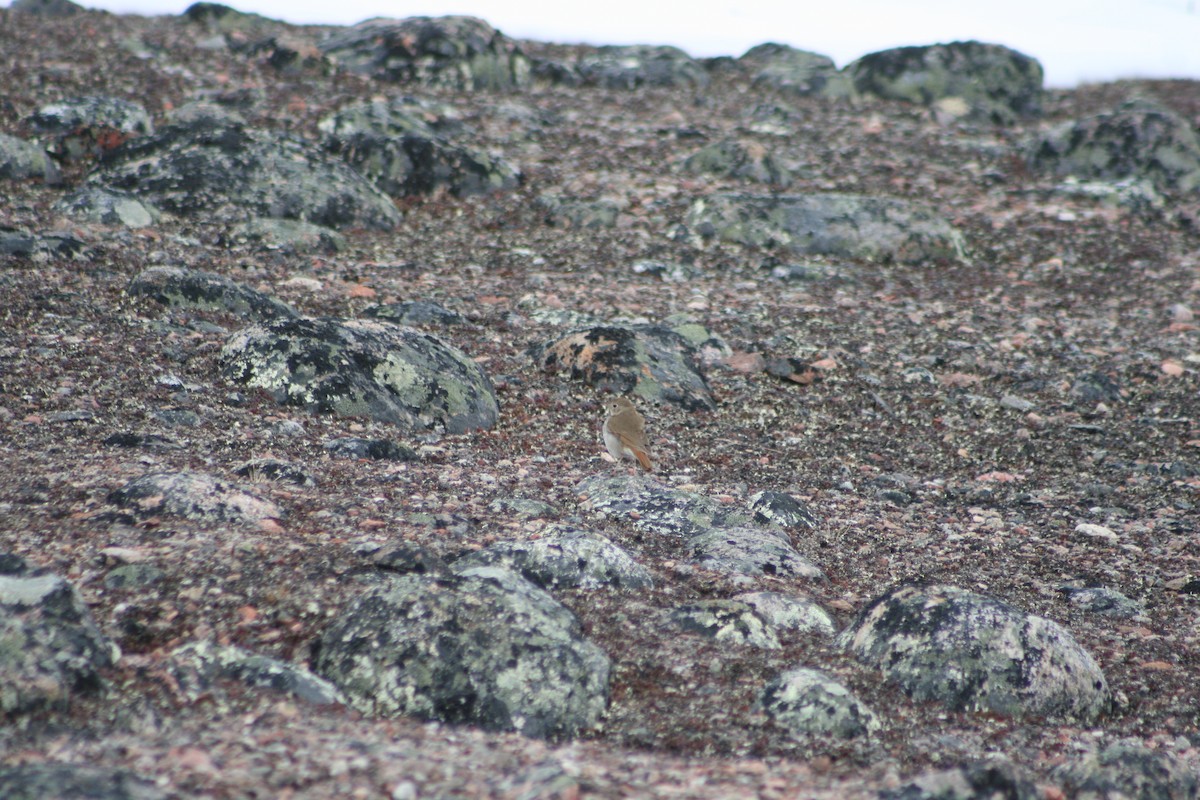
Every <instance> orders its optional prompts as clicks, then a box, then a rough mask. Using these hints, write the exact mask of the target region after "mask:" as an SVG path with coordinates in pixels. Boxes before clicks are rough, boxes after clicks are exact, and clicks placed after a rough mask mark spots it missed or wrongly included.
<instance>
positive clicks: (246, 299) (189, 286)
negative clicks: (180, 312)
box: [127, 267, 298, 321]
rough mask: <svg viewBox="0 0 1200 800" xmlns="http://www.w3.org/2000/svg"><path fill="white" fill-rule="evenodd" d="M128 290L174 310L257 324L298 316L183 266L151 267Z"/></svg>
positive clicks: (247, 290) (233, 283)
mask: <svg viewBox="0 0 1200 800" xmlns="http://www.w3.org/2000/svg"><path fill="white" fill-rule="evenodd" d="M127 291H128V292H129V294H131V295H135V296H143V297H149V298H151V299H153V300H156V301H158V302H159V303H162V304H163V305H165V306H170V307H172V308H196V309H205V310H213V311H228V312H230V313H233V314H237V315H238V316H239V317H244V318H246V319H249V320H254V321H265V320H273V319H290V318H293V317H296V316H298V314H297V313H296V311H295V310H294V309H293V308H292V307H291V306H289V305H288V304H287V303H284V302H282V301H280V300H276V299H275V298H274V297H270V296H268V295H265V294H263V293H262V292H259V291H256V290H254V289H251V288H250V287H248V286H243V285H242V284H240V283H237V282H236V281H232V280H230V279H229V278H226V277H224V276H223V275H215V274H213V273H211V272H201V271H199V270H190V269H184V268H182V267H151V268H150V269H148V270H146V271H144V272H141V273H139V274H138V275H136V276H134V278H133V280H131V281H130V282H129V288H128V289H127Z"/></svg>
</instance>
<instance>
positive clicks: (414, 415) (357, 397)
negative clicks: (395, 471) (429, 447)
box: [221, 318, 500, 433]
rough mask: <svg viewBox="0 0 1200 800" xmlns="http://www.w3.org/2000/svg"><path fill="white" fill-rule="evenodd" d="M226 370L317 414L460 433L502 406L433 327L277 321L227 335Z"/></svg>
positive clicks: (489, 420)
mask: <svg viewBox="0 0 1200 800" xmlns="http://www.w3.org/2000/svg"><path fill="white" fill-rule="evenodd" d="M221 365H222V370H223V372H224V374H225V376H226V377H227V378H228V379H229V380H232V381H235V382H237V383H240V384H243V385H245V386H251V387H256V388H259V389H266V390H267V391H268V392H270V393H271V394H272V396H274V397H275V399H276V401H278V402H280V403H286V404H288V405H297V406H303V407H304V408H306V409H308V410H309V411H312V412H315V413H334V414H338V415H341V416H363V417H368V418H370V419H374V420H378V421H380V422H388V423H392V424H395V425H401V426H404V427H405V428H408V429H410V430H427V429H441V430H444V431H445V432H447V433H464V432H466V431H469V430H476V429H479V428H490V427H491V426H492V425H493V424H495V422H496V419H497V417H498V416H499V413H500V406H499V403H498V402H497V400H496V392H495V389H493V388H492V382H491V380H490V379H489V378H488V376H487V374H486V373H485V372H484V371H483V369H482V368H481V367H480V366H479V365H478V364H476V363H475V362H474V361H472V360H471V358H470V357H469V356H468V355H467V354H466V353H464V352H462V351H461V350H459V349H458V348H456V347H452V346H450V345H448V344H446V343H445V342H443V341H442V340H441V339H439V338H437V337H436V336H433V335H432V334H428V333H422V332H421V331H418V330H414V329H413V328H407V327H404V326H401V325H392V324H391V323H387V322H375V321H372V320H339V319H333V318H320V319H307V318H304V319H280V320H276V321H274V322H268V323H264V324H262V325H254V326H251V327H249V328H246V329H244V330H241V331H238V332H237V333H235V334H233V335H232V336H231V337H229V339H228V340H227V341H226V343H225V347H224V348H222V350H221Z"/></svg>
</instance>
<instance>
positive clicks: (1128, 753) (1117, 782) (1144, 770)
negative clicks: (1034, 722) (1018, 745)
mask: <svg viewBox="0 0 1200 800" xmlns="http://www.w3.org/2000/svg"><path fill="white" fill-rule="evenodd" d="M1054 777H1055V779H1056V780H1058V781H1059V782H1060V783H1061V784H1062V786H1063V789H1065V790H1066V792H1067V796H1068V797H1078V798H1093V797H1095V798H1105V799H1106V800H1108V799H1110V798H1111V800H1119V799H1120V798H1126V797H1129V798H1134V797H1136V798H1138V799H1139V800H1194V798H1195V797H1196V796H1197V795H1198V794H1200V779H1198V778H1197V776H1196V774H1195V773H1194V772H1193V771H1192V770H1191V769H1189V768H1188V767H1187V765H1185V764H1184V763H1183V762H1181V761H1180V760H1179V759H1177V758H1175V757H1174V756H1172V755H1171V754H1170V753H1165V752H1162V751H1157V750H1151V749H1149V748H1147V747H1145V746H1143V745H1141V744H1139V743H1137V742H1117V743H1115V744H1111V745H1109V746H1107V747H1105V748H1103V749H1102V750H1100V751H1098V752H1094V753H1089V754H1087V755H1086V756H1084V757H1082V758H1080V759H1078V760H1076V761H1073V762H1069V763H1066V764H1063V765H1062V766H1060V767H1058V768H1057V769H1055V770H1054Z"/></svg>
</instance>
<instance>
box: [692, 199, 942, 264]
mask: <svg viewBox="0 0 1200 800" xmlns="http://www.w3.org/2000/svg"><path fill="white" fill-rule="evenodd" d="M685 225H686V227H687V229H688V230H689V231H690V232H691V235H692V239H693V240H694V242H695V244H696V245H697V246H701V247H703V246H705V245H706V244H707V243H709V242H711V241H713V240H719V241H726V242H734V243H737V244H742V245H749V246H753V247H778V248H783V249H786V250H790V251H791V252H793V253H798V254H803V255H834V256H843V257H847V258H862V259H867V260H872V261H876V260H877V261H899V262H904V263H914V262H919V261H925V260H931V259H942V258H961V257H962V255H963V251H964V244H963V240H962V236H961V234H960V233H959V232H958V231H956V230H955V229H954V228H952V227H951V226H950V223H948V222H946V220H944V219H943V218H942V217H940V216H938V215H937V214H936V213H935V212H934V211H933V210H932V209H930V208H928V207H926V206H924V205H921V204H918V203H913V202H910V201H907V200H900V199H897V198H892V197H868V196H863V195H849V194H802V195H769V196H768V195H752V194H714V195H711V196H709V197H704V198H701V199H699V200H697V201H696V202H694V203H693V204H692V207H691V209H690V210H689V211H688V215H687V219H686V222H685Z"/></svg>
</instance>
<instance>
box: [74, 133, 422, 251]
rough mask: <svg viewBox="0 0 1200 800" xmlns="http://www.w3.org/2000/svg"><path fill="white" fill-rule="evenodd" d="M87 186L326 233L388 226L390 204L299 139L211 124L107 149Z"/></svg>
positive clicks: (391, 223) (170, 206)
mask: <svg viewBox="0 0 1200 800" xmlns="http://www.w3.org/2000/svg"><path fill="white" fill-rule="evenodd" d="M88 183H89V184H91V185H93V186H103V187H108V188H112V189H122V190H125V191H128V192H130V193H132V194H134V195H136V196H137V197H139V198H143V199H145V200H149V201H150V202H152V203H153V204H154V205H156V206H157V207H158V208H161V209H163V210H164V211H169V212H171V213H174V214H179V215H181V216H197V215H201V214H205V215H209V216H212V215H213V214H214V212H220V213H221V214H230V209H232V210H236V211H238V212H240V215H241V217H242V219H241V220H237V221H244V219H245V217H249V216H259V217H282V218H284V219H297V220H303V221H306V222H312V223H315V224H317V225H323V226H325V227H328V228H337V229H341V228H346V227H354V226H357V227H367V228H392V227H395V225H396V224H398V223H399V222H400V218H401V216H400V212H399V211H398V210H397V209H396V206H395V204H394V203H393V202H392V200H391V199H390V198H389V197H388V196H387V195H385V194H384V193H383V192H381V191H379V190H378V189H376V188H375V187H374V186H372V185H371V184H370V183H369V182H367V181H366V179H364V178H363V177H362V176H361V175H359V174H358V173H357V172H356V171H355V170H354V169H353V168H352V167H350V166H349V165H348V164H346V163H345V162H343V161H341V160H340V159H338V158H336V157H334V156H332V155H328V154H326V153H324V152H323V151H321V150H320V148H318V147H316V146H314V145H312V144H309V143H308V142H305V141H303V140H301V139H297V138H293V137H291V136H286V135H281V134H278V133H269V132H266V131H259V130H255V129H252V128H247V127H245V126H243V125H240V124H237V123H234V122H228V121H219V120H213V119H201V120H197V121H196V122H193V123H188V124H178V125H169V126H167V127H166V128H163V129H162V130H161V131H159V132H158V133H157V134H154V135H152V136H144V137H142V138H140V139H137V140H135V141H130V142H127V143H126V144H124V145H122V146H121V147H119V148H117V149H116V150H114V151H113V152H112V153H110V154H109V156H108V158H106V159H105V162H104V164H103V165H102V166H101V167H100V168H99V169H97V170H95V171H94V172H93V173H92V174H91V175H90V176H89V177H88Z"/></svg>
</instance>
